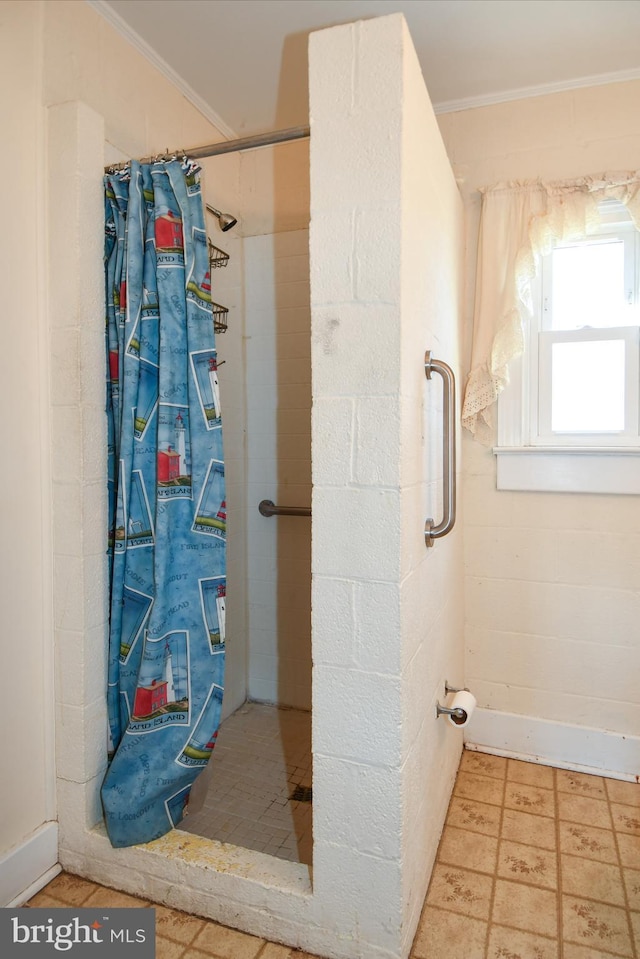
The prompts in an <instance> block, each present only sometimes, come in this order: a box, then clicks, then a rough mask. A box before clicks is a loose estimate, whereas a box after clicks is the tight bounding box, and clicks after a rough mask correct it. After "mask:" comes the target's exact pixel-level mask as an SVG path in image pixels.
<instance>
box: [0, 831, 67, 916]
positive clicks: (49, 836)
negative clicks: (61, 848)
mask: <svg viewBox="0 0 640 959" xmlns="http://www.w3.org/2000/svg"><path fill="white" fill-rule="evenodd" d="M59 872H60V866H59V865H58V823H57V822H46V823H43V825H42V826H40V828H39V829H36V831H35V832H33V833H32V834H31V835H30V836H29V837H28V838H27V839H25V840H24V842H22V843H20V845H19V846H16V847H15V848H14V849H11V850H10V851H9V852H8V853H7V854H6V855H5V856H4V857H3V858H2V859H0V907H1V908H6V907H7V906H12V907H16V906H21V905H23V904H24V903H25V902H27V900H28V899H30V898H31V896H35V894H36V893H37V892H39V891H40V889H42V888H43V886H46V884H47V883H48V882H50V881H51V880H52V879H53V878H54V876H56V875H57V874H58V873H59Z"/></svg>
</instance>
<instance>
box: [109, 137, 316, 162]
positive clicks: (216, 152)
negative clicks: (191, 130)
mask: <svg viewBox="0 0 640 959" xmlns="http://www.w3.org/2000/svg"><path fill="white" fill-rule="evenodd" d="M310 135H311V129H310V128H309V127H289V128H288V129H286V130H275V131H274V132H273V133H259V134H257V135H256V136H253V137H240V138H239V139H238V140H222V141H221V142H220V143H209V144H208V145H207V146H204V147H194V148H193V149H192V150H176V151H175V152H174V153H169V152H167V153H166V154H162V155H156V156H152V157H142V159H141V160H140V163H153V162H154V160H162V159H165V158H167V157H171V156H187V157H189V158H190V159H193V160H202V159H204V158H205V157H215V156H221V155H222V154H223V153H237V152H238V151H239V150H253V149H255V148H256V147H267V146H273V145H274V144H277V143H288V142H289V141H290V140H304V139H305V138H306V137H309V136H310ZM128 166H129V163H128V162H125V163H110V164H109V166H107V167H105V171H106V172H107V173H109V172H110V171H112V170H114V171H115V170H124V169H126V167H128Z"/></svg>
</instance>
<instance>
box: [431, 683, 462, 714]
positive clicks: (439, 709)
mask: <svg viewBox="0 0 640 959" xmlns="http://www.w3.org/2000/svg"><path fill="white" fill-rule="evenodd" d="M463 691H464V692H467V693H468V692H469V690H468V689H467V687H466V686H450V685H449V683H448V682H447V681H446V679H445V682H444V694H445V696H448V695H449V693H461V692H463ZM440 716H453V718H454V719H457V720H459V721H460V722H464V720H465V711H464V709H460V708H458V709H450V708H449V706H441V705H440V703H439V702H438V701H437V700H436V719H439V717H440Z"/></svg>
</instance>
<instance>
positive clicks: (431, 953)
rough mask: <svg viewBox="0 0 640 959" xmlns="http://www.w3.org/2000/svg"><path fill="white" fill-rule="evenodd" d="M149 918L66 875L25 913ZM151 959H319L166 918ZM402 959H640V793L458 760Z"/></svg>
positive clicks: (592, 779) (596, 780)
mask: <svg viewBox="0 0 640 959" xmlns="http://www.w3.org/2000/svg"><path fill="white" fill-rule="evenodd" d="M87 904H89V905H91V904H93V905H104V906H109V905H111V906H115V905H122V906H133V905H136V906H140V905H143V906H151V905H153V903H149V902H143V901H141V900H138V899H134V897H132V896H129V895H127V894H126V893H121V892H117V891H115V890H112V889H107V888H105V887H102V886H99V885H97V884H96V883H94V882H90V881H88V880H86V879H82V878H80V877H78V876H71V875H69V874H66V873H62V874H61V875H59V876H57V877H56V878H55V879H54V880H53V881H52V882H50V883H49V885H48V886H46V887H45V888H44V889H43V890H42V891H41V892H40V893H38V894H37V895H36V896H35V897H34V898H33V899H32V900H31V901H30V903H29V905H31V906H49V907H51V906H63V905H71V906H84V905H87ZM155 909H156V932H157V938H156V947H157V948H156V956H157V959H317V957H313V956H310V955H309V954H308V953H306V952H300V951H299V950H296V949H292V948H290V947H289V946H283V945H281V944H278V943H275V942H265V940H264V939H260V938H258V937H255V936H250V935H247V934H246V933H243V932H239V931H237V930H235V929H228V928H226V927H225V926H221V925H219V924H218V923H215V922H211V921H209V920H206V919H202V918H201V917H198V916H191V915H187V914H186V913H184V912H179V911H178V910H175V909H169V908H167V907H165V906H159V905H158V906H155ZM410 959H640V786H639V785H638V784H637V783H628V782H619V781H617V780H613V779H604V778H603V777H601V776H590V775H586V774H584V773H574V772H571V771H569V770H563V769H553V768H551V767H546V766H540V765H539V764H537V763H526V762H523V761H521V760H513V759H503V758H502V757H496V756H489V755H485V754H482V753H478V752H475V751H474V752H471V751H469V752H465V753H463V757H462V761H461V764H460V770H459V772H458V777H457V780H456V784H455V788H454V792H453V796H452V798H451V802H450V805H449V811H448V814H447V820H446V823H445V826H444V830H443V833H442V838H441V841H440V846H439V849H438V854H437V858H436V863H435V865H434V868H433V873H432V876H431V883H430V886H429V890H428V892H427V896H426V899H425V905H424V909H423V912H422V916H421V919H420V923H419V925H418V929H417V932H416V936H415V940H414V943H413V947H412V950H411V954H410Z"/></svg>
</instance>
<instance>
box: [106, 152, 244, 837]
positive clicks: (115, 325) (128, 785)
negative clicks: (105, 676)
mask: <svg viewBox="0 0 640 959" xmlns="http://www.w3.org/2000/svg"><path fill="white" fill-rule="evenodd" d="M105 209H106V221H105V222H106V227H105V266H106V304H107V327H106V337H107V356H108V364H107V414H108V426H109V479H108V485H109V513H110V516H109V519H110V528H109V552H110V557H111V579H110V590H111V593H110V599H111V610H110V636H109V685H108V690H107V699H108V707H109V739H110V763H109V767H108V769H107V773H106V776H105V779H104V783H103V787H102V802H103V807H104V812H105V822H106V826H107V831H108V834H109V838H110V840H111V843H112V844H113V845H114V846H129V845H134V844H137V843H143V842H149V841H151V840H153V839H156V838H158V837H160V836H162V835H163V834H164V833H166V832H167V831H168V830H170V829H171V828H173V827H174V826H176V825H178V823H179V822H180V821H181V819H182V817H183V816H184V815H185V812H186V811H187V809H188V800H189V792H190V790H191V786H192V784H193V782H194V780H195V778H196V777H197V775H198V774H199V773H200V772H201V771H202V770H203V768H204V767H205V766H206V764H207V762H208V759H209V757H210V755H211V752H212V750H213V748H214V743H215V739H216V735H217V728H218V724H219V721H220V711H221V705H222V693H223V686H224V660H225V628H226V623H225V613H226V559H225V555H226V554H225V548H226V515H227V514H226V499H225V484H224V457H223V450H222V420H221V408H220V386H219V382H218V359H217V352H216V344H215V334H214V328H213V318H212V312H211V288H210V278H209V265H208V249H207V239H206V233H205V230H204V215H203V209H202V197H201V193H200V183H199V169H198V167H197V166H196V165H195V164H194V163H190V162H188V161H185V162H184V163H181V162H179V161H171V162H169V163H154V164H140V163H137V162H132V164H131V166H130V168H129V169H128V170H126V171H124V172H122V173H119V174H111V175H109V176H107V177H106V178H105Z"/></svg>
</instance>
